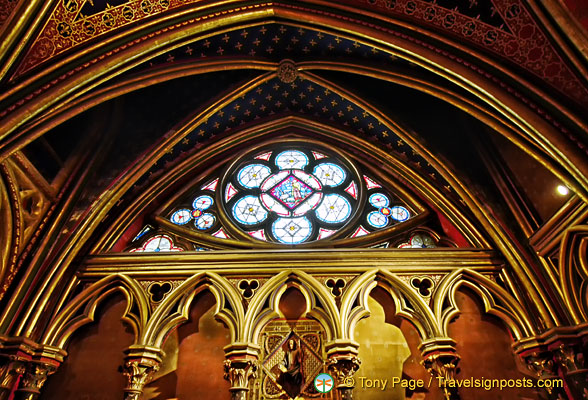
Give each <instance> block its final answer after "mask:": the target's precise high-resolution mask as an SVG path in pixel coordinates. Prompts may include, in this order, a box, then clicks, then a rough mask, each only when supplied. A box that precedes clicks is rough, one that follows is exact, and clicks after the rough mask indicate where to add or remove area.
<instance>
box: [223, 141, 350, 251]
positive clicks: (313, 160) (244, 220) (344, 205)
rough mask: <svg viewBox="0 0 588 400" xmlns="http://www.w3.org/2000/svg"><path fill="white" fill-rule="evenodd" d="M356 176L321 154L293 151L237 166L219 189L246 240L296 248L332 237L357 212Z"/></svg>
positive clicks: (264, 155)
mask: <svg viewBox="0 0 588 400" xmlns="http://www.w3.org/2000/svg"><path fill="white" fill-rule="evenodd" d="M357 180H358V177H357V174H354V173H352V171H351V168H350V167H349V166H347V165H345V163H344V162H342V161H341V160H339V159H337V158H335V157H333V156H330V155H328V154H326V153H322V152H318V151H311V150H309V149H306V148H303V147H300V146H293V147H291V148H285V149H280V150H277V151H266V152H262V153H260V154H258V155H256V156H254V157H252V158H251V159H250V160H247V161H245V162H242V163H240V164H239V165H238V166H237V167H236V168H235V169H234V171H232V174H231V175H230V176H229V177H228V179H227V180H226V182H225V184H224V193H223V197H224V201H225V210H226V212H227V216H228V217H229V218H230V219H231V220H232V222H234V223H235V224H236V225H237V226H238V227H239V228H241V229H242V230H245V231H246V232H247V233H249V234H250V235H251V236H253V237H255V238H257V239H261V240H265V241H272V242H278V243H284V244H299V243H304V242H308V241H312V240H320V239H323V238H326V237H328V236H331V235H333V234H334V233H336V232H337V231H338V230H339V229H341V228H342V227H343V226H345V225H346V224H347V223H348V222H349V221H350V220H351V219H352V216H353V215H354V213H355V210H356V209H357V201H358V190H357Z"/></svg>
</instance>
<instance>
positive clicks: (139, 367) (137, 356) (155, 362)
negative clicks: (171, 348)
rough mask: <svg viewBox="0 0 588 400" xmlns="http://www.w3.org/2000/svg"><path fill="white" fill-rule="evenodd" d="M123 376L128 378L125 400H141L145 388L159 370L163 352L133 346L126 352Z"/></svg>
mask: <svg viewBox="0 0 588 400" xmlns="http://www.w3.org/2000/svg"><path fill="white" fill-rule="evenodd" d="M125 354H126V357H125V364H124V368H123V374H124V375H125V376H126V377H127V385H126V387H125V389H124V398H125V400H139V397H140V396H141V394H142V393H143V387H145V385H146V384H147V383H149V382H150V381H151V379H152V378H153V374H154V373H155V372H157V371H158V370H159V366H160V365H161V358H162V356H163V351H162V350H161V349H158V348H155V347H149V346H138V345H133V346H131V347H129V348H128V349H127V350H125Z"/></svg>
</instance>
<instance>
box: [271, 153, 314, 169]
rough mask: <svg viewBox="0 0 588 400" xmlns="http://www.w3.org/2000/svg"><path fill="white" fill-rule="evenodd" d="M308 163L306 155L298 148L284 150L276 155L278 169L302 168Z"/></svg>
mask: <svg viewBox="0 0 588 400" xmlns="http://www.w3.org/2000/svg"><path fill="white" fill-rule="evenodd" d="M307 164H308V156H307V155H306V154H304V153H303V152H301V151H298V150H286V151H283V152H281V153H280V154H278V155H277V156H276V165H277V166H278V168H280V169H288V168H291V169H303V168H304V167H306V165H307Z"/></svg>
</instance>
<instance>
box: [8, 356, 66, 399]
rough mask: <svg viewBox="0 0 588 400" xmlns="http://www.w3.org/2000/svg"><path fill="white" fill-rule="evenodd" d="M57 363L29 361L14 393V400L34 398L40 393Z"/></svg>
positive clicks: (55, 368)
mask: <svg viewBox="0 0 588 400" xmlns="http://www.w3.org/2000/svg"><path fill="white" fill-rule="evenodd" d="M57 367H58V364H53V363H49V362H40V361H31V362H29V363H28V364H27V365H26V367H25V371H24V374H23V376H22V378H21V379H20V382H19V387H18V390H17V391H16V393H15V396H14V399H15V400H35V399H37V398H38V397H39V395H40V394H41V389H42V388H43V385H44V384H45V381H47V378H48V377H49V375H51V374H53V373H55V371H57Z"/></svg>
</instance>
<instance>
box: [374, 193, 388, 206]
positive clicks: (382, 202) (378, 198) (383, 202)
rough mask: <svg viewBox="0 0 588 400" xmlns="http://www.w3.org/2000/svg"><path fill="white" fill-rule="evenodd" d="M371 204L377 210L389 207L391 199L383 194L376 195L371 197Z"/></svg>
mask: <svg viewBox="0 0 588 400" xmlns="http://www.w3.org/2000/svg"><path fill="white" fill-rule="evenodd" d="M369 202H370V204H371V205H372V206H374V207H376V208H381V207H388V205H389V204H390V199H388V197H387V196H386V195H385V194H383V193H374V194H372V195H371V196H370V199H369Z"/></svg>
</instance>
